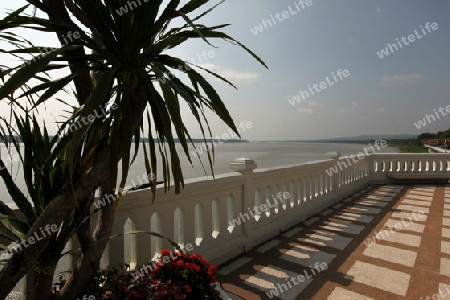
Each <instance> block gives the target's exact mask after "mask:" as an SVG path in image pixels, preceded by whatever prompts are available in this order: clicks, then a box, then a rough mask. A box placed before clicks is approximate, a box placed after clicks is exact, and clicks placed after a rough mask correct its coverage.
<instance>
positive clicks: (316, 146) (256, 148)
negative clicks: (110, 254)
mask: <svg viewBox="0 0 450 300" xmlns="http://www.w3.org/2000/svg"><path fill="white" fill-rule="evenodd" d="M365 146H366V145H357V144H340V143H336V144H334V143H300V142H295V143H294V142H293V143H287V142H250V143H224V144H219V145H217V146H216V147H215V162H214V174H215V175H218V174H224V173H229V172H232V171H231V169H230V168H229V163H230V161H232V160H233V159H235V158H239V157H247V158H251V159H253V160H255V161H256V163H257V165H258V168H273V167H279V166H283V165H290V164H300V163H305V162H310V161H316V160H324V159H327V156H326V153H327V152H329V151H339V152H340V153H341V154H342V155H351V154H354V155H356V154H357V153H358V152H363V151H364V149H363V147H365ZM198 147H201V145H198ZM366 147H367V146H366ZM178 149H179V153H180V154H179V155H180V156H181V160H182V162H181V164H182V167H183V174H184V178H185V179H189V178H195V177H201V176H206V175H211V170H210V168H209V165H208V158H207V155H206V154H205V153H203V154H199V155H198V157H197V158H196V157H192V165H191V164H190V163H189V161H188V160H187V158H186V156H185V154H184V153H183V151H182V148H181V147H180V146H179V145H178ZM0 150H1V152H0V153H1V157H2V159H3V160H4V161H5V164H6V165H8V166H9V168H8V169H9V170H10V171H11V172H12V175H13V177H14V179H15V181H16V182H17V184H18V185H19V187H20V188H22V189H23V190H25V189H24V188H25V183H24V181H23V173H22V170H21V168H20V164H18V163H17V162H14V161H12V162H11V160H10V159H9V155H8V149H6V148H5V147H4V146H0ZM191 150H192V151H193V149H191ZM381 152H391V153H392V152H395V153H397V152H399V151H398V148H393V147H386V148H381V151H377V153H381ZM11 153H12V155H14V154H15V153H16V152H15V151H14V150H12V151H11ZM158 154H159V153H158ZM191 155H192V153H191ZM158 157H159V156H158ZM199 159H200V160H201V161H202V162H203V164H204V166H205V169H206V173H205V171H204V169H203V167H202V165H201V163H200V161H199ZM143 161H144V160H143V152H142V151H140V153H139V155H138V157H137V158H136V161H135V163H134V164H133V165H132V166H131V169H130V172H129V175H128V184H129V185H134V184H139V180H140V179H141V181H142V178H143V175H145V174H146V170H145V166H144V164H143ZM161 170H162V168H161V166H159V167H158V172H157V173H158V180H161V178H162V176H161ZM0 200H2V201H4V202H6V203H11V198H10V197H9V194H8V192H7V190H6V188H5V186H4V184H3V181H1V182H0Z"/></svg>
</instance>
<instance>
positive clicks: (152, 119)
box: [0, 0, 267, 275]
mask: <svg viewBox="0 0 450 300" xmlns="http://www.w3.org/2000/svg"><path fill="white" fill-rule="evenodd" d="M28 2H29V3H30V4H31V5H30V7H28V6H25V7H23V8H20V9H19V10H17V11H15V12H13V13H11V14H10V15H8V16H7V17H6V18H4V19H3V20H0V39H2V41H5V42H7V43H9V44H10V45H11V47H10V48H11V49H0V51H1V52H3V54H5V55H10V57H11V58H14V59H15V60H17V58H21V59H22V60H23V63H21V64H19V65H17V66H13V67H3V68H2V69H1V70H0V79H1V81H2V86H1V87H0V101H2V102H5V103H7V104H9V105H11V107H14V108H15V109H16V111H15V113H14V114H13V115H12V116H11V118H10V119H5V118H3V119H2V120H1V122H0V139H1V140H2V141H3V142H4V143H5V145H6V146H8V147H9V146H11V147H14V148H15V149H16V150H17V151H18V152H19V153H20V160H21V163H22V166H23V170H24V180H25V183H26V191H21V190H20V189H19V188H18V186H17V185H16V183H15V182H14V180H13V179H12V176H11V174H10V173H9V171H8V170H7V168H4V163H3V161H1V159H0V169H1V171H0V176H1V177H2V179H3V180H4V182H5V184H6V186H7V188H8V192H9V194H10V195H11V197H12V198H13V201H14V203H15V204H16V205H17V207H18V208H19V211H18V212H14V211H13V210H11V209H10V208H9V207H8V206H6V205H5V203H4V202H2V201H0V219H1V221H0V222H1V224H0V237H1V239H0V249H1V248H5V247H6V246H7V244H8V243H9V242H11V241H14V240H18V239H20V238H22V237H23V236H25V235H26V234H30V232H29V231H30V228H31V227H32V226H33V224H35V223H36V222H37V220H39V218H40V216H41V215H42V214H43V212H45V211H46V209H48V207H49V204H50V203H51V202H52V201H53V200H54V199H55V197H57V196H60V197H65V198H64V199H67V201H74V202H75V203H76V204H77V209H74V210H73V211H72V212H71V213H69V214H68V215H67V216H65V220H64V222H63V223H62V224H58V226H59V228H60V230H59V232H58V234H56V235H55V236H53V237H52V239H51V241H50V244H49V245H48V247H47V250H45V251H43V252H42V253H41V255H40V257H39V259H38V261H36V262H34V264H33V267H34V268H35V270H37V271H38V272H39V270H43V269H44V268H48V267H54V266H56V263H57V261H58V259H59V257H60V255H61V252H62V249H63V248H64V246H65V245H66V242H67V241H68V239H69V238H70V237H71V236H72V235H73V234H74V233H75V232H76V231H77V230H78V229H79V228H80V226H81V225H82V224H85V223H84V222H89V217H90V215H89V211H90V206H91V204H92V201H93V197H94V193H95V191H96V190H97V189H98V188H99V187H100V186H101V185H102V184H104V182H97V183H92V184H91V186H83V187H82V188H83V189H84V190H87V191H88V192H89V193H90V196H89V197H87V198H86V199H76V197H75V194H76V193H75V190H76V189H77V188H78V189H80V188H81V187H80V186H77V183H79V182H81V181H82V179H83V178H84V177H83V176H85V175H86V174H87V173H89V172H90V171H91V170H92V169H95V168H96V167H98V164H99V161H101V162H103V160H106V159H105V158H104V157H108V158H109V163H108V164H106V163H105V164H103V165H102V166H105V165H106V166H108V167H109V168H108V170H107V172H104V173H102V174H107V175H105V177H108V178H106V179H103V177H102V180H105V181H108V182H109V184H108V185H107V186H109V187H111V188H115V187H116V186H117V182H118V179H119V177H120V181H119V182H120V183H119V188H120V189H121V188H123V187H124V185H125V182H126V179H127V176H128V169H129V167H130V165H131V164H132V162H133V161H134V158H135V157H136V155H137V153H138V151H139V150H140V146H141V145H140V142H141V137H146V138H147V139H146V140H145V142H143V144H142V146H143V151H144V152H145V161H144V164H145V167H146V169H147V173H148V174H156V175H157V174H158V170H157V159H156V151H159V153H160V154H161V157H162V158H161V160H162V166H163V172H162V173H163V182H164V187H165V189H166V190H168V189H169V188H170V186H171V183H172V182H173V186H174V188H175V192H176V193H179V192H180V190H181V187H182V186H183V185H184V179H183V173H182V170H181V164H180V158H179V153H177V151H176V147H175V142H179V143H180V144H181V146H182V148H183V151H184V153H185V155H186V156H187V157H188V158H189V160H190V154H189V151H188V145H189V143H190V144H192V145H193V146H194V147H195V144H194V143H193V141H192V139H191V136H190V135H189V132H188V129H187V128H186V126H185V124H184V122H183V120H182V118H181V111H180V103H181V102H185V103H186V104H187V105H188V107H189V109H190V111H191V113H192V115H193V116H194V117H195V118H196V120H197V122H198V126H199V127H200V129H201V132H202V133H203V140H204V141H206V138H207V135H209V137H210V138H212V133H211V130H210V127H209V124H208V120H207V119H206V116H205V115H206V110H210V111H211V112H212V113H214V114H215V115H217V116H218V117H219V118H220V119H221V120H223V122H224V123H225V124H226V125H228V126H229V127H230V128H231V129H232V130H234V131H235V132H236V133H238V132H237V129H236V126H235V124H234V122H233V119H232V118H231V116H230V114H229V112H228V110H227V109H226V107H225V104H224V102H223V101H222V99H221V98H220V97H219V95H218V93H217V92H216V90H215V89H214V88H213V86H212V85H211V84H210V83H209V82H208V81H207V80H206V79H205V78H204V77H203V75H202V74H201V73H199V72H198V71H196V70H194V69H193V68H192V66H188V64H189V63H188V62H186V61H183V60H182V59H179V58H177V57H174V56H171V55H168V54H167V53H166V51H167V50H168V49H172V48H176V47H179V46H181V45H183V44H184V43H185V42H186V41H189V40H191V39H193V38H198V39H200V40H203V41H205V42H206V43H207V44H208V45H211V42H210V40H211V39H222V40H225V41H229V42H231V43H233V44H235V45H237V46H239V47H241V48H243V49H244V50H245V51H247V52H248V53H249V54H250V55H251V56H252V57H253V58H255V59H256V60H257V61H258V62H260V63H261V64H262V65H263V66H264V67H267V66H266V65H265V64H264V62H263V61H262V60H261V59H260V58H259V57H258V56H256V54H254V53H253V52H252V51H250V50H249V49H248V48H247V47H245V46H244V45H243V44H241V43H240V42H238V41H236V40H235V39H233V38H232V37H230V36H228V35H227V34H226V33H224V32H222V31H221V30H222V29H224V28H226V27H227V26H228V25H229V24H221V25H217V26H206V25H204V24H201V23H198V21H199V20H200V19H201V18H202V17H204V16H205V15H206V14H208V13H209V12H211V11H212V10H213V9H215V8H216V7H217V6H218V5H219V4H221V3H222V2H223V1H219V2H218V3H216V4H215V5H213V6H212V7H209V8H208V9H206V10H204V11H203V12H202V13H200V14H198V15H196V16H191V14H192V13H194V12H195V11H196V10H198V9H199V8H202V7H203V6H204V5H205V4H208V3H210V2H211V1H208V0H190V1H188V2H187V4H186V5H184V6H182V7H179V6H180V1H179V0H170V1H165V2H164V5H163V1H162V0H154V1H147V2H144V3H143V4H142V5H141V6H140V7H139V9H134V10H131V11H130V12H128V13H126V14H123V15H119V14H118V13H117V10H118V9H120V8H121V7H122V6H124V5H127V1H126V0H119V1H101V0H75V1H72V0H69V1H56V2H52V1H40V0H28ZM166 2H167V3H166ZM50 3H51V4H50ZM31 6H34V8H35V9H37V10H38V11H39V12H38V13H36V14H35V13H34V12H33V13H31V12H27V9H29V8H33V7H31ZM44 16H45V17H44ZM47 16H48V18H47ZM174 20H180V21H181V22H177V24H180V25H173V23H175V22H174ZM81 24H82V25H83V26H81ZM24 28H27V29H31V30H34V31H42V32H46V33H53V34H55V35H56V36H58V37H59V39H60V41H61V43H62V45H63V46H62V47H61V48H58V49H52V50H51V51H50V52H48V53H46V54H42V53H41V51H42V49H43V48H45V49H50V48H49V47H40V46H37V45H34V44H32V43H31V42H30V41H26V40H24V39H23V38H21V37H20V31H21V30H22V29H24ZM68 32H72V33H77V36H78V38H77V39H75V40H71V41H70V43H68V44H67V45H65V44H63V42H62V40H63V37H64V36H66V34H67V33H68ZM30 55H31V56H32V57H31V59H30ZM180 66H181V67H182V68H180ZM175 69H177V70H181V72H183V73H185V75H187V78H188V81H187V82H183V81H182V80H181V79H180V78H178V77H177V76H175V75H174V74H173V73H172V72H173V70H175ZM200 69H202V68H200ZM55 70H58V71H59V72H58V73H55V72H53V71H55ZM61 71H62V72H61ZM206 71H207V70H206ZM207 72H208V74H212V75H214V76H216V77H217V78H219V79H221V80H222V81H224V82H226V83H228V84H230V85H232V84H231V83H230V82H229V81H228V80H226V79H225V78H222V77H221V76H219V75H218V74H215V73H213V72H211V71H207ZM56 74H58V75H56ZM61 74H65V75H61ZM91 74H92V75H91ZM73 87H74V88H75V90H74V91H73V94H74V95H75V100H76V102H77V103H76V104H73V103H71V104H70V105H68V104H67V103H65V102H63V101H62V100H61V99H58V98H56V97H57V93H58V92H60V91H67V92H68V91H69V90H70V89H72V88H73ZM54 99H58V100H60V101H61V103H63V104H65V105H66V108H67V110H66V115H65V116H64V117H65V119H64V120H63V122H62V123H59V124H58V125H59V132H58V136H59V137H60V138H58V137H50V136H49V134H48V132H47V129H46V126H45V124H44V125H40V123H39V122H38V121H37V119H36V116H37V115H39V113H40V111H42V110H44V109H45V104H47V103H48V101H50V100H54ZM98 111H103V112H104V114H102V115H101V116H98V114H97V112H98ZM92 116H95V117H94V118H91V117H92ZM86 119H87V120H89V122H84V121H83V120H86ZM74 124H81V125H80V126H74ZM144 128H147V129H146V130H144ZM11 136H17V139H15V140H12V141H11V140H10V137H11ZM19 141H22V142H23V145H21V144H20V143H19ZM133 142H135V145H133V147H132V143H133ZM22 146H23V147H22ZM132 149H134V153H133V155H132ZM105 153H107V154H108V156H105V155H104V154H105ZM213 156H214V149H212V150H211V151H208V159H209V165H210V167H211V170H212V161H213ZM120 161H121V163H122V174H120V175H119V174H118V169H119V168H118V163H119V162H120ZM156 182H157V178H156V177H154V178H153V180H152V182H151V183H152V185H151V186H152V193H153V197H154V195H155V189H156ZM70 192H71V193H70ZM103 192H109V191H103ZM70 194H71V195H72V196H71V197H70ZM61 195H63V196H61ZM119 199H120V194H119V195H117V201H116V206H117V204H118V200H119ZM86 212H87V214H86ZM6 223H8V224H6ZM9 224H11V225H12V229H9V228H8V226H9ZM7 225H8V226H7ZM4 241H7V242H4ZM0 275H2V274H1V273H0Z"/></svg>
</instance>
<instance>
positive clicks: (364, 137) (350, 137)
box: [315, 134, 417, 142]
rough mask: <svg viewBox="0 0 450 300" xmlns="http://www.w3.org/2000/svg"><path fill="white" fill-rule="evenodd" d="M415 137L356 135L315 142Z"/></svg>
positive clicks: (410, 135)
mask: <svg viewBox="0 0 450 300" xmlns="http://www.w3.org/2000/svg"><path fill="white" fill-rule="evenodd" d="M415 138H417V135H413V134H397V135H392V134H389V135H358V136H347V137H339V138H331V139H320V140H315V141H317V142H330V141H365V140H366V141H373V140H379V139H385V140H388V139H389V140H408V139H415Z"/></svg>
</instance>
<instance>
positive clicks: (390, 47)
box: [377, 22, 439, 58]
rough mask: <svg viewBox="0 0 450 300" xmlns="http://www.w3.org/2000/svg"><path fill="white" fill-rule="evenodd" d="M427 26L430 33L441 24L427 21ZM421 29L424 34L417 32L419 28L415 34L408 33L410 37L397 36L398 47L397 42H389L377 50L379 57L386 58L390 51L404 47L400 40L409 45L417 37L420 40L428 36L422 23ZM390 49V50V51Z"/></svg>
mask: <svg viewBox="0 0 450 300" xmlns="http://www.w3.org/2000/svg"><path fill="white" fill-rule="evenodd" d="M425 28H426V29H427V31H428V33H431V29H433V30H438V29H439V26H438V23H436V22H434V23H431V24H430V22H427V23H426V24H425ZM430 28H431V29H430ZM420 29H422V33H423V35H420V33H419V32H417V30H414V34H410V35H408V38H406V37H404V36H402V38H401V39H400V40H399V39H398V38H396V39H395V40H396V41H397V45H398V47H397V45H396V44H395V43H394V44H390V43H388V45H387V47H386V48H384V49H381V50H380V51H379V52H377V55H378V57H379V58H384V57H386V56H388V55H389V54H390V53H394V52H395V51H398V50H399V47H400V49H401V48H403V46H402V43H401V42H400V41H402V42H403V45H404V46H408V45H409V44H410V43H412V42H415V41H416V38H417V39H418V40H419V39H421V38H423V37H424V36H426V35H427V32H426V31H425V29H424V28H423V27H422V25H420ZM406 39H408V41H409V42H407V41H406ZM389 50H390V52H389Z"/></svg>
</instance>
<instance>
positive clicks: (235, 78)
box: [199, 63, 261, 84]
mask: <svg viewBox="0 0 450 300" xmlns="http://www.w3.org/2000/svg"><path fill="white" fill-rule="evenodd" d="M199 66H200V67H202V68H205V69H208V70H209V71H211V72H214V73H217V74H219V75H220V76H222V77H224V78H225V79H227V80H229V81H231V82H232V83H241V84H248V83H253V82H256V81H258V79H259V78H260V77H261V75H260V74H259V73H252V72H242V71H237V70H233V69H224V68H222V67H220V66H218V65H215V64H210V63H204V64H199Z"/></svg>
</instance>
